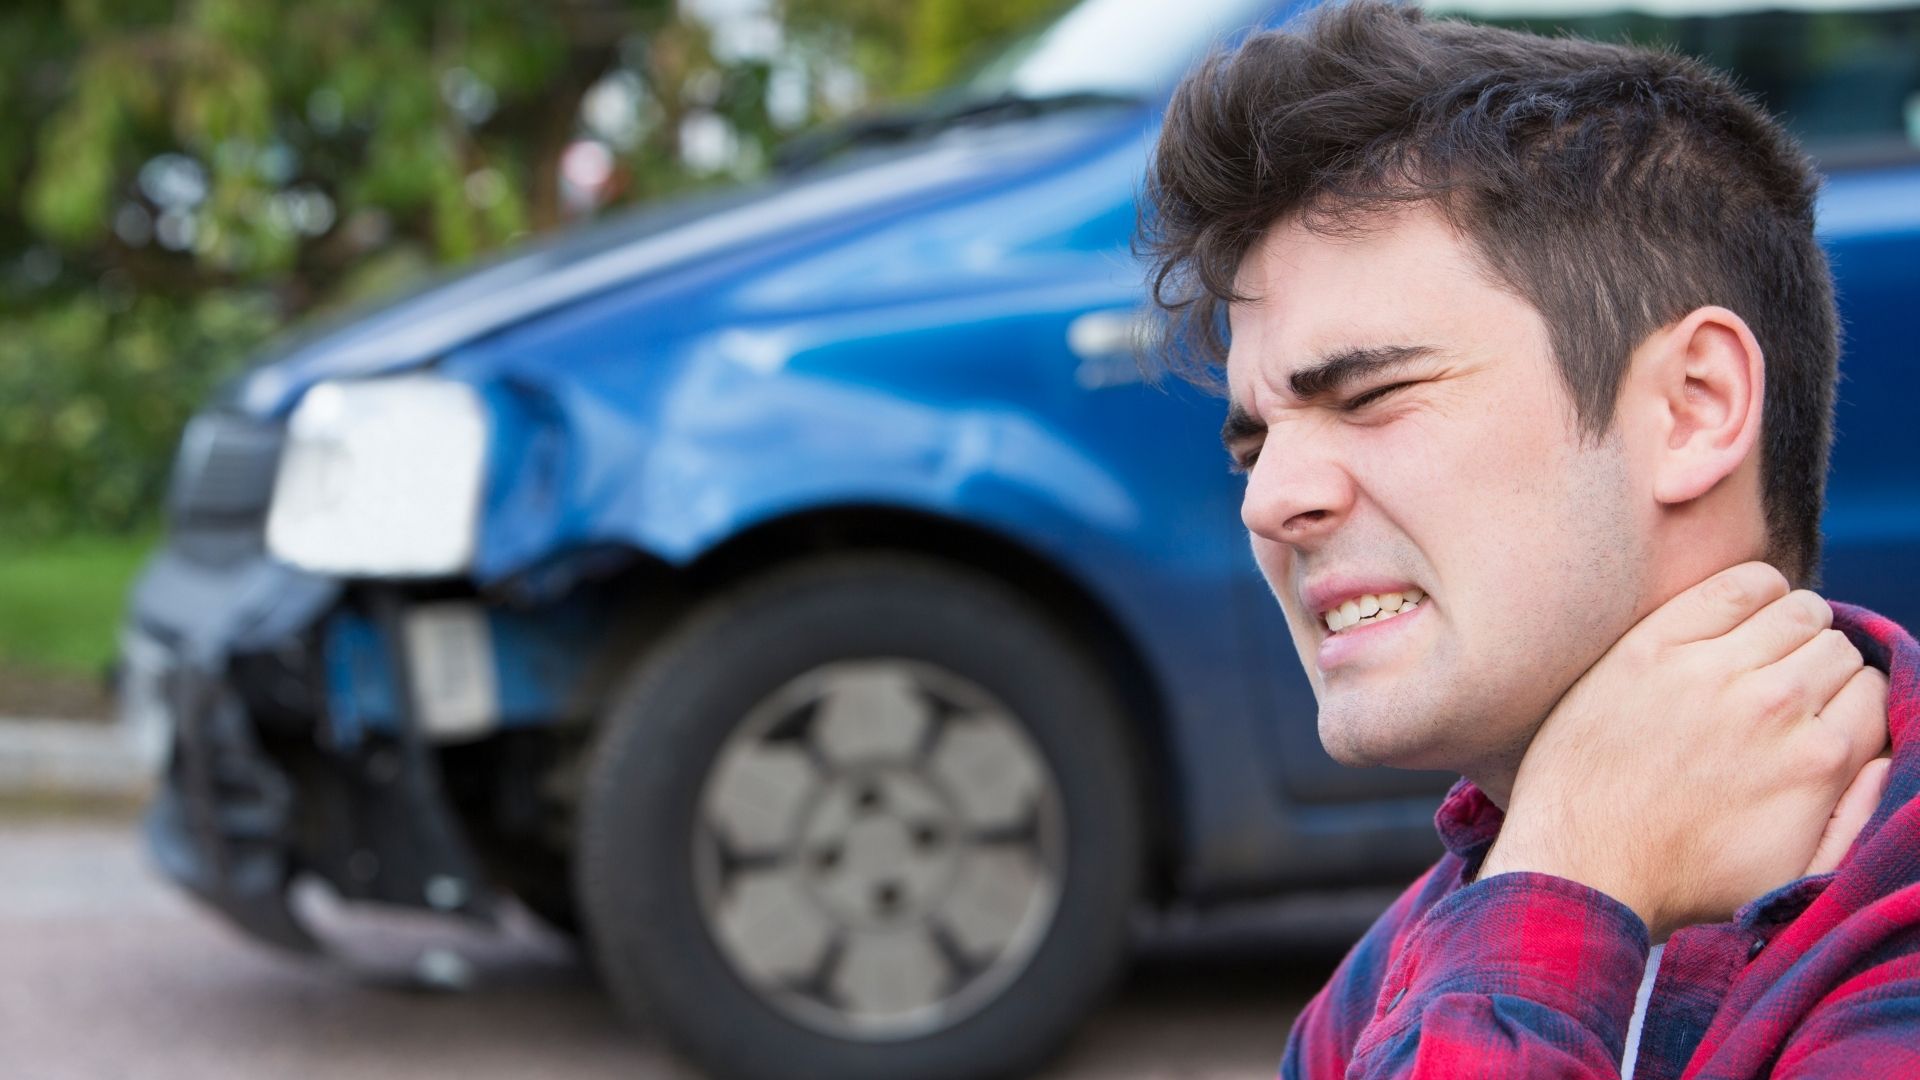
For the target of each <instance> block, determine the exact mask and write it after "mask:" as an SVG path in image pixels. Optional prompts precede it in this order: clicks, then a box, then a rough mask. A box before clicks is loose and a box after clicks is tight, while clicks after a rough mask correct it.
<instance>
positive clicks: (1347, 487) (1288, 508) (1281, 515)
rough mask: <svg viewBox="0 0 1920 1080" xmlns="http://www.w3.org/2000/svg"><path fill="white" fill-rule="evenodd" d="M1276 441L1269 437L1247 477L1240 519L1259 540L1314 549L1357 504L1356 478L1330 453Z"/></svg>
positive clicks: (1337, 526)
mask: <svg viewBox="0 0 1920 1080" xmlns="http://www.w3.org/2000/svg"><path fill="white" fill-rule="evenodd" d="M1273 442H1274V440H1273V439H1272V438H1271V437H1269V439H1268V444H1267V446H1266V447H1265V448H1264V449H1262V450H1261V452H1260V460H1258V461H1257V462H1255V463H1254V466H1253V471H1252V473H1251V474H1249V475H1248V477H1247V490H1246V494H1245V495H1244V496H1242V497H1241V500H1240V520H1241V522H1243V523H1244V524H1245V525H1246V527H1247V531H1248V532H1250V533H1252V534H1254V535H1255V536H1260V537H1265V538H1266V539H1268V540H1273V541H1275V542H1278V543H1282V544H1290V545H1292V546H1294V547H1312V546H1313V545H1315V544H1317V543H1318V542H1320V541H1321V540H1322V539H1324V538H1325V537H1326V536H1328V535H1329V534H1331V533H1332V532H1333V531H1334V530H1335V529H1337V528H1339V527H1340V523H1341V522H1342V521H1343V520H1345V518H1346V516H1347V513H1348V511H1349V510H1350V508H1351V507H1352V504H1353V479H1352V477H1351V476H1349V475H1348V473H1347V471H1346V470H1345V469H1343V468H1341V467H1340V465H1339V464H1338V463H1336V462H1334V461H1332V460H1330V459H1329V458H1327V457H1326V456H1325V455H1319V454H1314V453H1313V452H1312V451H1311V450H1304V451H1294V450H1292V449H1283V448H1281V447H1278V446H1275V445H1273Z"/></svg>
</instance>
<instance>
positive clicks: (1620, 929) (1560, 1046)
mask: <svg viewBox="0 0 1920 1080" xmlns="http://www.w3.org/2000/svg"><path fill="white" fill-rule="evenodd" d="M1647 950H1648V942H1647V929H1646V924H1645V923H1643V922H1641V921H1640V917H1639V916H1637V915H1635V914H1634V913H1633V911H1632V910H1631V909H1629V908H1628V907H1627V906H1626V905H1624V904H1621V903H1620V902H1619V901H1617V900H1614V899H1613V898H1612V897H1609V896H1607V895H1606V894H1604V893H1601V892H1598V891H1596V890H1594V889H1590V888H1587V887H1586V886H1584V885H1579V884H1576V883H1574V882H1571V881H1567V880H1565V879H1563V878H1557V877H1553V876H1550V875H1547V874H1530V873H1513V874H1503V875H1500V876H1499V877H1495V878H1491V879H1489V880H1486V881H1479V882H1475V883H1474V884H1472V885H1468V886H1466V887H1465V888H1463V889H1460V890H1459V891H1457V892H1455V893H1454V894H1453V895H1451V896H1449V897H1447V898H1446V899H1444V900H1442V901H1440V903H1439V904H1437V905H1435V906H1434V908H1433V910H1432V911H1430V912H1428V913H1427V916H1426V917H1425V918H1424V919H1422V920H1420V922H1419V924H1418V925H1417V926H1416V927H1415V928H1414V931H1413V933H1412V934H1411V935H1410V936H1409V937H1408V938H1407V940H1406V943H1405V946H1404V947H1403V948H1402V950H1401V951H1400V954H1399V956H1398V957H1397V958H1396V961H1395V963H1394V964H1393V966H1392V969H1391V970H1390V971H1389V972H1388V973H1387V976H1386V980H1385V982H1384V984H1383V985H1382V987H1381V1004H1382V1006H1383V1008H1382V1009H1381V1011H1380V1012H1379V1013H1378V1015H1377V1016H1376V1017H1375V1019H1374V1020H1373V1022H1372V1023H1371V1024H1369V1025H1368V1026H1367V1029H1366V1031H1365V1032H1364V1033H1362V1034H1361V1036H1360V1039H1359V1043H1358V1045H1357V1046H1356V1047H1355V1049H1354V1061H1353V1067H1352V1069H1351V1071H1349V1072H1346V1073H1345V1074H1343V1075H1345V1076H1348V1077H1353V1078H1356V1080H1357V1078H1360V1077H1369V1078H1372V1077H1433V1078H1439V1077H1474V1076H1488V1077H1493V1076H1525V1077H1612V1076H1618V1075H1619V1072H1620V1058H1621V1055H1622V1053H1623V1052H1624V1050H1625V1047H1626V1038H1627V1023H1628V1020H1629V1019H1630V1018H1631V1016H1632V1015H1633V1002H1634V993H1635V991H1636V990H1637V989H1638V988H1639V985H1640V979H1641V976H1642V975H1643V974H1644V973H1645V970H1646V962H1647ZM1316 1075H1317V1074H1316ZM1336 1075H1340V1074H1336Z"/></svg>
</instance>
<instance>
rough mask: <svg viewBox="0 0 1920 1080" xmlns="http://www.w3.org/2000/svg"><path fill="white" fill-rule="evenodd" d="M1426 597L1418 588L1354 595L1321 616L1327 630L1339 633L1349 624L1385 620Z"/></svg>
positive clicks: (1355, 624)
mask: <svg viewBox="0 0 1920 1080" xmlns="http://www.w3.org/2000/svg"><path fill="white" fill-rule="evenodd" d="M1426 598H1427V594H1426V593H1423V592H1421V591H1420V590H1419V589H1404V590H1402V591H1400V592H1390V593H1378V594H1375V593H1368V594H1367V595H1365V596H1356V597H1354V598H1353V599H1351V600H1349V601H1347V602H1346V603H1344V604H1341V605H1340V606H1339V607H1337V608H1334V609H1332V610H1330V611H1327V612H1325V613H1323V614H1322V615H1321V618H1323V619H1325V620H1326V622H1327V629H1328V630H1331V631H1333V632H1335V633H1339V632H1340V631H1342V630H1345V629H1346V628H1347V627H1349V626H1357V625H1360V624H1363V623H1364V624H1371V623H1377V622H1385V621H1386V620H1388V619H1391V618H1393V617H1394V616H1395V615H1398V614H1400V613H1401V612H1403V611H1411V610H1413V608H1414V606H1415V605H1417V604H1419V603H1420V601H1422V600H1424V599H1426Z"/></svg>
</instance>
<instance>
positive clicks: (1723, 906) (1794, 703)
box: [1348, 564, 1886, 1078]
mask: <svg viewBox="0 0 1920 1080" xmlns="http://www.w3.org/2000/svg"><path fill="white" fill-rule="evenodd" d="M1786 594H1787V589H1786V583H1785V581H1784V580H1783V579H1779V578H1778V575H1777V574H1775V573H1773V572H1772V571H1771V570H1770V569H1767V568H1756V567H1754V566H1753V565H1751V564H1749V566H1747V567H1743V568H1735V569H1734V570H1731V571H1727V572H1726V573H1725V574H1722V575H1717V576H1716V578H1714V579H1709V581H1708V582H1707V583H1704V584H1703V585H1702V586H1698V587H1696V588H1695V589H1694V590H1689V591H1688V592H1687V593H1683V594H1681V596H1679V597H1676V598H1675V599H1674V601H1672V602H1670V603H1669V604H1668V605H1667V606H1666V607H1663V608H1662V609H1661V610H1660V611H1658V612H1655V613H1654V614H1653V615H1650V616H1648V618H1647V619H1646V620H1644V621H1643V622H1642V623H1641V624H1640V625H1639V626H1637V627H1635V629H1634V630H1633V631H1632V632H1630V633H1629V634H1628V635H1627V637H1625V638H1623V639H1622V641H1621V643H1620V644H1619V645H1616V647H1615V649H1614V650H1612V651H1610V652H1609V653H1608V655H1607V656H1606V657H1603V658H1602V660H1601V661H1600V662H1599V663H1597V664H1595V665H1594V668H1593V669H1592V670H1590V671H1589V672H1588V673H1587V675H1586V676H1584V677H1583V678H1582V680H1581V682H1580V683H1579V684H1577V685H1576V686H1575V688H1574V690H1573V691H1570V692H1569V694H1568V695H1567V696H1566V697H1565V698H1563V699H1562V701H1561V703H1560V704H1559V705H1558V706H1557V707H1556V708H1555V710H1554V712H1553V714H1552V715H1550V716H1549V717H1548V719H1547V721H1546V723H1545V724H1544V725H1543V726H1542V729H1541V735H1540V737H1537V738H1536V739H1535V740H1534V743H1533V744H1532V745H1531V746H1530V747H1529V748H1528V751H1527V756H1526V758H1525V759H1524V760H1523V762H1522V764H1521V769H1520V775H1519V777H1518V778H1517V780H1516V783H1515V788H1514V793H1513V800H1512V804H1511V806H1510V808H1509V814H1508V818H1507V820H1506V822H1505V824H1504V825H1503V828H1502V831H1501V835H1500V838H1499V840H1498V841H1497V842H1496V843H1495V845H1494V848H1493V850H1492V851H1491V852H1490V853H1489V854H1488V856H1487V858H1486V860H1485V865H1484V866H1483V867H1482V868H1481V875H1480V880H1479V881H1477V882H1475V883H1474V884H1472V885H1469V886H1467V887H1465V888H1462V889H1460V890H1459V891H1457V892H1455V893H1454V894H1453V895H1451V896H1448V897H1447V898H1446V899H1445V900H1442V901H1441V902H1439V903H1438V904H1436V905H1435V906H1434V908H1433V910H1432V911H1430V912H1428V913H1427V914H1426V915H1425V916H1424V917H1423V918H1422V919H1421V920H1420V921H1419V922H1418V924H1417V925H1416V926H1415V927H1414V929H1413V932H1412V933H1411V934H1410V935H1409V936H1408V937H1407V939H1406V941H1405V943H1404V946H1403V947H1402V948H1401V949H1400V950H1399V951H1398V953H1397V955H1396V956H1395V957H1394V960H1393V963H1392V965H1391V968H1390V970H1389V971H1388V973H1387V975H1386V978H1385V980H1384V982H1383V984H1382V986H1381V989H1380V997H1381V1004H1382V1008H1381V1009H1379V1010H1378V1011H1377V1012H1376V1014H1375V1016H1374V1019H1373V1021H1372V1022H1371V1023H1370V1024H1368V1026H1367V1028H1366V1030H1365V1031H1364V1032H1363V1033H1362V1034H1361V1035H1360V1037H1359V1040H1358V1043H1357V1045H1356V1047H1355V1053H1354V1061H1353V1065H1352V1068H1351V1070H1350V1072H1349V1073H1348V1075H1349V1076H1351V1077H1356V1078H1357V1077H1416V1076H1433V1077H1441V1076H1461V1075H1487V1076H1507V1075H1512V1076H1522V1075H1524V1076H1582V1077H1586V1076H1598V1077H1609V1076H1616V1075H1618V1071H1619V1062H1620V1058H1621V1055H1622V1052H1623V1050H1624V1048H1625V1041H1626V1029H1627V1024H1628V1021H1629V1019H1630V1017H1631V1015H1632V1011H1633V1001H1634V992H1635V990H1636V988H1637V987H1638V984H1639V981H1640V978H1641V976H1642V975H1643V974H1644V971H1645V965H1646V957H1647V952H1648V945H1649V929H1648V920H1649V919H1653V920H1655V928H1654V931H1653V933H1654V934H1657V936H1658V938H1659V939H1660V940H1665V938H1666V936H1667V934H1668V932H1670V931H1671V930H1672V929H1674V928H1676V927H1678V926H1683V925H1688V924H1690V923H1693V922H1703V921H1709V920H1719V919H1725V918H1727V917H1729V916H1730V915H1731V914H1732V910H1733V908H1734V907H1736V906H1738V904H1740V903H1743V902H1745V901H1746V900H1749V899H1751V898H1752V897H1754V896H1757V895H1760V894H1761V893H1763V892H1765V891H1767V890H1768V889H1770V888H1772V887H1775V886H1777V885H1779V884H1784V883H1785V882H1786V881H1789V880H1792V879H1793V878H1795V877H1798V876H1801V875H1802V874H1804V873H1807V872H1809V871H1811V870H1814V869H1827V868H1830V866H1828V865H1825V864H1826V863H1827V862H1828V860H1832V861H1837V859H1836V858H1834V856H1833V855H1832V852H1834V851H1835V850H1838V851H1841V852H1844V850H1845V848H1846V846H1847V844H1848V843H1850V841H1851V836H1852V835H1853V834H1855V833H1857V832H1858V831H1859V827H1860V825H1861V824H1863V823H1864V820H1865V815H1864V814H1861V813H1860V812H1859V810H1860V807H1861V806H1863V805H1864V806H1867V807H1869V808H1870V807H1871V805H1872V804H1873V803H1875V802H1877V801H1878V800H1877V798H1863V797H1857V796H1859V794H1860V793H1861V792H1862V791H1864V790H1866V789H1869V788H1872V787H1873V786H1874V785H1875V784H1876V783H1877V784H1884V782H1885V775H1886V774H1885V770H1884V769H1883V768H1874V767H1872V766H1870V765H1863V764H1861V763H1859V762H1858V761H1856V760H1855V758H1854V755H1856V754H1859V753H1860V752H1861V748H1862V747H1873V748H1878V747H1879V746H1880V745H1881V744H1882V742H1883V741H1884V738H1885V730H1886V728H1885V722H1886V708H1885V700H1886V698H1885V680H1884V678H1881V677H1880V676H1879V675H1878V673H1875V672H1870V669H1866V670H1863V669H1861V667H1860V661H1859V657H1858V654H1857V652H1856V653H1853V654H1852V655H1851V656H1849V655H1847V653H1846V652H1845V651H1842V650H1834V651H1831V652H1828V653H1824V654H1822V653H1813V652H1809V651H1806V650H1805V646H1807V645H1808V644H1811V642H1813V641H1818V640H1821V639H1822V638H1825V639H1826V641H1828V642H1830V641H1831V638H1830V637H1827V635H1825V633H1824V631H1825V627H1826V622H1825V621H1824V620H1822V619H1819V618H1815V617H1812V616H1817V615H1818V614H1819V612H1818V611H1816V610H1814V609H1813V608H1812V607H1811V606H1810V605H1808V604H1807V603H1806V602H1805V597H1804V595H1803V594H1802V595H1800V596H1799V597H1798V598H1789V597H1787V595H1786ZM1783 601H1786V602H1783ZM1783 657H1788V658H1790V659H1789V660H1787V661H1786V662H1784V663H1783V661H1782V658H1783ZM1836 687H1838V688H1839V689H1838V690H1836ZM1808 718H1812V719H1811V720H1809V719H1808ZM1828 744H1834V745H1828ZM1868 753H1871V750H1869V751H1868ZM1808 755H1811V756H1812V758H1813V759H1814V761H1815V763H1816V764H1817V766H1818V767H1814V768H1810V767H1809V765H1808V763H1807V762H1806V761H1805V760H1802V758H1803V757H1805V756H1808ZM1842 768H1848V769H1852V770H1853V772H1852V773H1851V774H1850V775H1856V776H1857V779H1855V780H1854V781H1853V782H1852V784H1851V785H1849V784H1848V782H1847V779H1846V778H1845V777H1841V776H1838V775H1837V773H1838V771H1839V770H1840V769H1842ZM1836 783H1837V787H1836ZM1839 788H1850V790H1849V791H1847V792H1845V793H1843V792H1842V791H1840V790H1839ZM1783 792H1784V793H1785V794H1784V795H1783V794H1782V793H1783ZM1843 794H1844V795H1845V796H1846V797H1843ZM1823 826H1824V829H1823ZM1743 834H1744V835H1743ZM1842 834H1844V835H1842ZM1756 836H1757V837H1759V838H1760V839H1761V842H1760V843H1759V844H1755V843H1753V838H1755V837H1756ZM1741 839H1744V840H1746V842H1745V843H1741V842H1739V840H1741ZM1716 841H1717V842H1716ZM1602 886H1604V887H1605V891H1602V888H1601V887H1602ZM1629 897H1630V898H1631V900H1630V901H1629V900H1628V899H1626V898H1629ZM1823 1008H1824V1006H1823ZM1836 1060H1838V1059H1836ZM1810 1075H1821V1074H1820V1073H1818V1072H1814V1073H1811V1074H1810Z"/></svg>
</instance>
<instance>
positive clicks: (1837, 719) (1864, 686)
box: [1819, 667, 1887, 774]
mask: <svg viewBox="0 0 1920 1080" xmlns="http://www.w3.org/2000/svg"><path fill="white" fill-rule="evenodd" d="M1819 712H1820V721H1821V723H1820V729H1821V733H1822V734H1825V735H1826V736H1827V737H1828V738H1833V737H1836V736H1837V737H1839V738H1841V739H1844V740H1845V743H1846V748H1847V754H1846V761H1845V764H1844V765H1843V768H1845V769H1847V770H1848V773H1849V774H1850V773H1851V772H1853V771H1857V770H1859V769H1860V767H1861V766H1863V765H1865V764H1866V763H1867V761H1868V760H1870V759H1871V758H1873V757H1874V756H1875V755H1876V754H1879V753H1881V752H1882V751H1884V750H1885V749H1886V746H1887V676H1886V673H1885V672H1883V671H1881V670H1880V669H1878V668H1871V667H1862V668H1861V669H1860V670H1859V671H1857V672H1855V673H1854V675H1853V677H1852V678H1850V679H1848V680H1847V682H1846V685H1844V686H1842V687H1841V688H1840V691H1839V692H1838V693H1836V694H1834V695H1833V698H1832V700H1830V701H1828V702H1827V703H1826V705H1825V706H1824V707H1822V708H1821V709H1820V710H1819Z"/></svg>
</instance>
